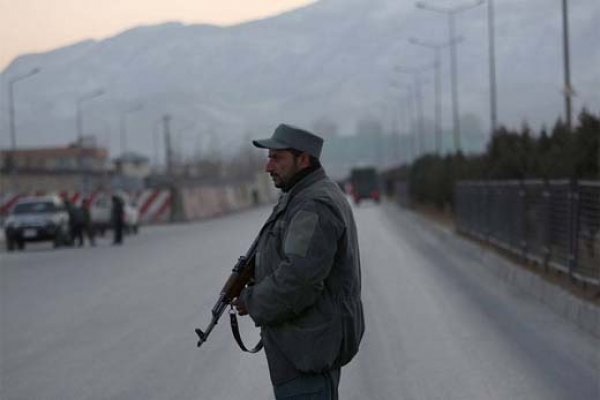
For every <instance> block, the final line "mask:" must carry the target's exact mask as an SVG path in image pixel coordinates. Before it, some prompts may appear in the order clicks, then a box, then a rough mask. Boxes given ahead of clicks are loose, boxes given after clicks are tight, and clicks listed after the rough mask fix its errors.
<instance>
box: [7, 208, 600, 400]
mask: <svg viewBox="0 0 600 400" xmlns="http://www.w3.org/2000/svg"><path fill="white" fill-rule="evenodd" d="M269 211H270V209H269V208H261V209H258V210H252V211H247V212H243V213H239V214H235V215H231V216H227V217H223V218H217V219H212V220H208V221H204V222H201V223H194V224H180V225H172V226H157V227H144V228H143V229H142V231H141V233H140V235H137V236H127V237H126V238H125V243H124V245H123V246H120V247H113V246H111V245H110V242H109V240H108V239H104V240H100V241H99V243H98V246H96V247H95V248H90V247H84V248H70V249H59V250H54V249H52V248H51V247H50V246H47V245H44V244H40V245H35V246H30V247H28V248H27V249H26V250H25V251H24V252H17V253H2V254H0V262H1V270H0V271H1V310H2V314H1V318H2V319H1V321H0V322H1V331H0V332H1V336H0V340H1V346H2V347H1V350H2V354H1V393H0V398H2V399H5V400H16V399H20V400H21V399H22V400H37V399H48V400H49V399H55V400H85V399H90V400H98V399H124V400H125V399H127V400H132V399H144V400H146V399H160V400H165V399H223V400H229V399H235V398H243V399H272V398H273V395H272V389H271V386H270V381H269V377H268V371H267V365H266V361H265V358H264V354H263V353H260V354H258V355H248V354H245V353H242V352H241V351H240V350H239V349H238V348H237V345H236V344H235V342H234V341H233V339H232V336H231V332H230V329H229V326H228V320H227V315H224V316H223V317H224V318H223V319H222V322H221V323H220V324H219V325H217V327H216V328H215V330H214V331H213V333H212V335H211V336H210V338H209V341H208V342H207V343H205V344H204V345H203V347H202V348H200V349H196V346H195V345H196V337H195V334H194V328H196V327H201V328H205V327H206V325H207V324H208V322H209V320H210V309H211V308H212V306H213V304H214V302H215V300H216V295H217V293H218V291H219V289H220V288H221V286H222V284H223V282H224V280H225V278H226V277H227V276H228V274H229V271H230V269H231V267H232V266H233V264H234V263H235V261H236V259H237V257H238V256H239V255H242V254H244V253H245V251H246V249H247V247H248V246H249V245H250V242H251V241H252V239H253V237H254V235H255V233H256V232H257V230H258V229H259V227H260V226H261V224H262V222H263V221H264V220H265V219H266V217H267V216H268V214H269ZM355 213H356V219H357V224H358V227H359V235H360V242H361V257H362V266H363V299H364V304H365V311H366V322H367V331H366V334H365V337H364V340H363V344H362V346H361V350H360V352H359V354H358V356H357V357H356V359H355V360H354V361H353V362H352V363H351V364H350V365H348V366H347V367H346V368H344V369H343V371H342V379H341V384H340V396H341V398H342V399H356V400H358V399H382V400H383V399H386V400H388V399H402V400H404V399H406V400H413V399H423V400H435V399H443V400H454V399H456V400H469V399H477V400H480V399H483V400H509V399H510V400H519V399H523V400H525V399H526V400H538V399H539V400H542V399H543V400H559V399H560V400H598V399H599V398H600V395H599V390H600V367H599V351H600V350H599V349H600V341H599V340H598V339H595V338H593V337H592V336H590V335H589V334H586V333H584V332H582V331H580V330H578V329H577V328H576V327H575V326H573V325H572V324H571V323H569V322H566V321H564V320H562V319H561V318H560V317H558V316H557V315H555V314H554V313H552V312H551V311H549V310H548V309H546V308H545V307H544V306H542V305H540V304H538V303H537V302H536V301H535V300H533V299H531V298H529V297H527V296H525V295H523V294H519V293H518V292H516V291H514V290H513V289H511V288H510V287H508V286H505V284H503V283H500V282H498V281H496V280H495V279H494V278H493V277H491V276H489V275H487V273H486V272H485V270H484V269H482V268H481V266H480V265H477V262H476V261H475V260H476V259H475V258H473V257H472V256H470V255H469V252H467V251H466V250H465V249H464V248H462V247H461V246H460V243H458V244H457V243H456V241H454V240H444V239H443V236H440V235H439V234H438V233H436V232H439V231H437V230H436V228H434V227H432V226H430V225H429V224H428V223H427V222H425V221H424V220H423V219H422V218H420V217H418V216H416V215H414V214H411V213H408V212H405V211H400V210H397V209H396V208H395V207H393V206H391V205H381V206H377V205H374V204H364V205H361V206H360V207H358V208H356V209H355ZM242 334H243V336H244V338H245V340H246V341H247V342H250V343H249V344H252V345H253V344H254V343H251V342H255V341H256V340H257V339H258V332H257V331H256V329H255V328H254V326H253V324H252V323H251V321H250V320H249V319H248V318H243V320H242Z"/></svg>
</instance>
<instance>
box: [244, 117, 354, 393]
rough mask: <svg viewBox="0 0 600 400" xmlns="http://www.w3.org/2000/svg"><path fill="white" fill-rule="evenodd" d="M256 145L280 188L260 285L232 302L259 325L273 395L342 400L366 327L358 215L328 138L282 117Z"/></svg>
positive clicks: (266, 233) (262, 240) (262, 245)
mask: <svg viewBox="0 0 600 400" xmlns="http://www.w3.org/2000/svg"><path fill="white" fill-rule="evenodd" d="M253 144H254V146H256V147H259V148H264V149H268V151H269V153H268V158H269V159H268V162H267V164H266V168H265V169H266V172H267V173H269V174H270V176H271V178H272V180H273V183H274V185H275V187H277V188H279V189H281V191H282V192H283V193H282V195H281V196H280V198H279V202H278V203H277V205H276V206H275V208H274V209H273V212H272V214H271V216H270V217H269V218H268V219H267V221H266V223H265V225H264V226H263V228H262V229H261V233H260V234H259V238H258V245H257V251H256V254H257V255H256V260H255V276H254V280H255V283H254V284H253V285H252V286H248V287H246V288H244V289H243V290H242V292H241V293H240V296H239V298H237V299H234V301H233V304H234V306H235V307H236V310H237V312H238V314H239V315H246V314H248V315H249V316H250V317H251V318H252V320H253V321H254V323H255V324H256V325H257V326H259V327H260V329H261V339H262V341H263V344H264V349H265V353H266V357H267V363H268V365H269V374H270V377H271V383H272V385H273V390H274V393H275V398H276V399H284V398H286V399H287V398H292V397H293V398H294V399H328V400H335V399H338V386H339V380H340V372H341V367H342V366H344V365H345V364H347V363H348V362H349V361H350V360H351V359H352V358H353V357H354V356H355V354H356V353H357V351H358V347H359V343H360V341H361V338H362V335H363V333H364V317H363V307H362V302H361V298H360V296H361V270H360V257H359V248H358V238H357V232H356V226H355V222H354V216H353V214H352V210H351V207H350V205H349V203H348V201H347V200H346V196H345V195H344V194H343V193H342V191H341V190H340V188H339V186H338V185H337V184H336V183H335V182H333V181H332V180H330V179H329V178H328V177H327V175H326V174H325V171H324V169H323V168H322V166H321V164H320V161H319V157H320V155H321V149H322V146H323V139H322V138H320V137H319V136H316V135H314V134H312V133H310V132H307V131H305V130H302V129H299V128H296V127H293V126H290V125H286V124H281V125H279V126H278V127H277V129H276V130H275V132H274V133H273V135H272V136H271V138H268V139H264V140H255V141H253Z"/></svg>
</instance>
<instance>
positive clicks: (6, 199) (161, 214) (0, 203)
mask: <svg viewBox="0 0 600 400" xmlns="http://www.w3.org/2000/svg"><path fill="white" fill-rule="evenodd" d="M45 194H47V193H45V192H34V193H19V194H13V193H5V194H2V195H0V216H3V215H6V214H8V212H9V211H10V210H11V208H12V207H13V206H14V205H15V204H16V203H17V202H18V201H19V200H20V199H22V198H24V197H30V196H43V195H45ZM58 195H59V196H60V197H62V198H63V199H66V200H69V201H70V202H72V203H74V204H79V203H80V202H81V201H82V200H83V196H82V194H81V193H79V192H66V191H65V192H60V193H58ZM102 195H108V193H107V192H101V191H96V192H93V193H91V194H90V195H89V197H88V198H89V200H90V201H91V202H93V201H94V200H95V199H96V198H97V197H99V196H102ZM129 196H130V198H131V199H132V200H134V201H135V202H136V204H137V205H138V209H139V213H140V222H141V223H153V222H168V221H169V219H170V217H171V193H170V191H169V190H164V189H146V190H143V191H141V192H138V193H131V194H129Z"/></svg>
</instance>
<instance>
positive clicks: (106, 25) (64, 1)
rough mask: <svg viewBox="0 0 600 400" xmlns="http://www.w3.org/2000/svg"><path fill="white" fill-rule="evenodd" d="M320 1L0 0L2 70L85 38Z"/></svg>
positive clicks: (259, 14)
mask: <svg viewBox="0 0 600 400" xmlns="http://www.w3.org/2000/svg"><path fill="white" fill-rule="evenodd" d="M314 2H315V0H218V1H216V0H0V38H1V40H2V45H1V46H0V71H2V70H4V69H5V68H6V67H7V66H8V65H9V64H10V62H12V60H14V59H15V58H16V57H17V56H19V55H21V54H27V53H38V52H44V51H48V50H52V49H55V48H58V47H62V46H66V45H70V44H73V43H76V42H79V41H82V40H86V39H103V38H106V37H110V36H113V35H115V34H117V33H119V32H122V31H124V30H127V29H129V28H133V27H135V26H139V25H153V24H159V23H164V22H170V21H179V22H183V23H186V24H194V23H210V24H215V25H233V24H236V23H240V22H244V21H249V20H253V19H259V18H264V17H267V16H271V15H276V14H279V13H281V12H284V11H287V10H290V9H293V8H297V7H300V6H303V5H307V4H310V3H314Z"/></svg>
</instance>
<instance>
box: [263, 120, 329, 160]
mask: <svg viewBox="0 0 600 400" xmlns="http://www.w3.org/2000/svg"><path fill="white" fill-rule="evenodd" d="M252 144H254V146H256V147H259V148H261V149H273V150H284V149H294V150H300V151H304V152H306V153H308V154H310V155H311V156H313V157H315V158H319V157H320V156H321V149H322V148H323V138H321V137H319V136H317V135H315V134H312V133H310V132H308V131H305V130H303V129H300V128H296V127H294V126H291V125H286V124H280V125H279V126H278V127H277V129H275V132H273V135H272V136H271V137H270V138H268V139H260V140H253V141H252Z"/></svg>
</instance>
